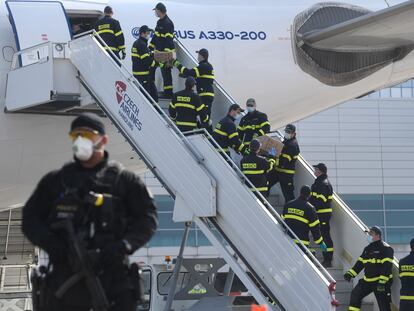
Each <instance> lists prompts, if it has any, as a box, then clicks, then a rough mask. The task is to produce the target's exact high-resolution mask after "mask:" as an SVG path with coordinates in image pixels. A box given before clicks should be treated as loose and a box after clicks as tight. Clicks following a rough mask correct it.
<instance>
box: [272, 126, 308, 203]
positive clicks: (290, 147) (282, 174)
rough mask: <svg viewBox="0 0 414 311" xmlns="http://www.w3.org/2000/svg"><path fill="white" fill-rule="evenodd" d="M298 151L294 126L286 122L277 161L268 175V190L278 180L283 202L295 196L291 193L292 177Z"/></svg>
mask: <svg viewBox="0 0 414 311" xmlns="http://www.w3.org/2000/svg"><path fill="white" fill-rule="evenodd" d="M299 153H300V150H299V145H298V141H297V140H296V127H295V126H294V125H293V124H288V125H286V127H285V139H284V140H283V148H282V151H281V153H280V156H279V163H278V164H277V165H276V168H275V169H274V170H273V171H271V172H270V173H269V176H268V180H269V190H270V189H271V188H272V187H273V186H274V185H275V184H277V183H278V182H280V187H281V189H282V192H283V196H284V197H285V202H289V201H291V200H293V199H294V198H295V195H294V193H293V190H294V185H293V178H294V177H295V165H296V160H297V159H298V157H299Z"/></svg>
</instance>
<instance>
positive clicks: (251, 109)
mask: <svg viewBox="0 0 414 311" xmlns="http://www.w3.org/2000/svg"><path fill="white" fill-rule="evenodd" d="M246 110H247V112H255V111H256V108H254V107H247V108H246Z"/></svg>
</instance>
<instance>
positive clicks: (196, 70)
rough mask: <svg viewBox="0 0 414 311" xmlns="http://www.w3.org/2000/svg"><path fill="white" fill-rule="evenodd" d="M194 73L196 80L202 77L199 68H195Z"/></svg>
mask: <svg viewBox="0 0 414 311" xmlns="http://www.w3.org/2000/svg"><path fill="white" fill-rule="evenodd" d="M194 71H195V73H196V78H198V77H200V71H199V70H198V68H197V67H195V68H194Z"/></svg>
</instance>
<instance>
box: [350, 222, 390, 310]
mask: <svg viewBox="0 0 414 311" xmlns="http://www.w3.org/2000/svg"><path fill="white" fill-rule="evenodd" d="M368 233H369V235H368V242H369V245H368V246H367V247H365V249H364V251H363V252H362V255H361V256H360V257H359V258H358V260H357V262H356V263H355V265H354V266H353V268H352V269H350V270H349V271H348V272H347V273H345V275H344V279H345V280H346V281H348V282H350V281H351V280H352V279H353V278H354V277H356V276H357V275H358V274H359V273H360V272H361V271H362V269H365V275H364V278H362V279H361V280H359V282H358V284H357V286H355V287H354V289H353V290H352V293H351V301H350V303H349V309H348V310H350V311H359V310H361V302H362V299H363V298H364V297H365V296H367V295H369V294H370V293H372V292H374V295H375V297H376V298H377V302H378V306H379V309H380V311H391V284H392V263H393V258H394V250H393V249H392V248H391V247H390V246H388V245H386V244H385V243H384V242H383V241H382V231H381V229H380V228H379V227H377V226H374V227H371V228H370V229H369V231H368Z"/></svg>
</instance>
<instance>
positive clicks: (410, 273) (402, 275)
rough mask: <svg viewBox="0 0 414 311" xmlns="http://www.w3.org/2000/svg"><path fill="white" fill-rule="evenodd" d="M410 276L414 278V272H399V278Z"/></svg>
mask: <svg viewBox="0 0 414 311" xmlns="http://www.w3.org/2000/svg"><path fill="white" fill-rule="evenodd" d="M406 276H412V277H414V272H401V273H400V277H406Z"/></svg>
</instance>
